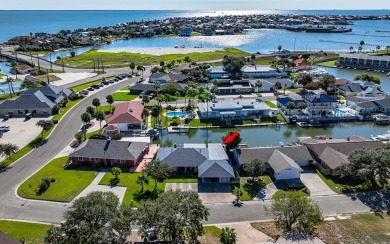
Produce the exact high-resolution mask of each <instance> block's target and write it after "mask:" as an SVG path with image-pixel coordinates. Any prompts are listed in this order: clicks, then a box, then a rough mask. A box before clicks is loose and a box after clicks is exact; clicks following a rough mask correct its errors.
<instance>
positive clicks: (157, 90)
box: [153, 81, 161, 96]
mask: <svg viewBox="0 0 390 244" xmlns="http://www.w3.org/2000/svg"><path fill="white" fill-rule="evenodd" d="M153 87H154V89H155V90H156V94H157V96H158V93H159V91H160V90H161V84H160V82H159V81H155V82H154V85H153Z"/></svg>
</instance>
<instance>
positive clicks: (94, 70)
mask: <svg viewBox="0 0 390 244" xmlns="http://www.w3.org/2000/svg"><path fill="white" fill-rule="evenodd" d="M92 62H93V72H96V66H95V58H93V59H92Z"/></svg>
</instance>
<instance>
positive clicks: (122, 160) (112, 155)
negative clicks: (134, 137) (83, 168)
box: [69, 139, 149, 167]
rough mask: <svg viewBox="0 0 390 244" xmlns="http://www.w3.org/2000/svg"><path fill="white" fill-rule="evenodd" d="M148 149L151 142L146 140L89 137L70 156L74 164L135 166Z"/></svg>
mask: <svg viewBox="0 0 390 244" xmlns="http://www.w3.org/2000/svg"><path fill="white" fill-rule="evenodd" d="M148 151H149V143H146V142H129V141H115V140H110V139H107V140H101V139H88V140H86V141H84V142H83V143H82V144H81V145H80V146H79V147H77V148H76V149H75V150H74V151H73V152H72V153H71V154H69V157H70V158H71V162H72V164H89V165H90V164H92V165H94V166H101V165H104V166H119V167H134V166H136V165H137V164H138V163H139V162H140V161H141V160H142V158H143V155H145V154H146V153H147V152H148Z"/></svg>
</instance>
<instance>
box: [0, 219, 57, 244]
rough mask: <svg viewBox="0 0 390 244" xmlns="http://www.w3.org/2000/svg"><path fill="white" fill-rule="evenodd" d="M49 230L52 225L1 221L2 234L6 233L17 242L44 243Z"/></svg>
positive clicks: (0, 230)
mask: <svg viewBox="0 0 390 244" xmlns="http://www.w3.org/2000/svg"><path fill="white" fill-rule="evenodd" d="M49 228H50V225H46V224H37V223H29V222H21V221H10V220H0V232H4V233H6V234H7V235H9V236H10V237H12V238H13V239H15V240H18V241H19V240H24V241H25V242H24V243H28V244H41V243H44V242H45V235H46V232H47V231H48V230H49ZM4 244H6V243H4Z"/></svg>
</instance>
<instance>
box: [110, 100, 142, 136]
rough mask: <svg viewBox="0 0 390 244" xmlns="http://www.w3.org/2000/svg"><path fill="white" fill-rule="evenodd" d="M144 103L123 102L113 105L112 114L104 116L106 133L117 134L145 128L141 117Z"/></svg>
mask: <svg viewBox="0 0 390 244" xmlns="http://www.w3.org/2000/svg"><path fill="white" fill-rule="evenodd" d="M143 109H144V105H142V104H141V103H140V102H124V103H119V104H117V105H116V106H115V111H114V113H113V114H112V115H110V116H108V117H107V118H106V122H107V127H105V128H104V131H105V134H106V135H118V134H120V133H122V132H129V131H142V130H144V129H145V126H144V125H143V119H142V111H143Z"/></svg>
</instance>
